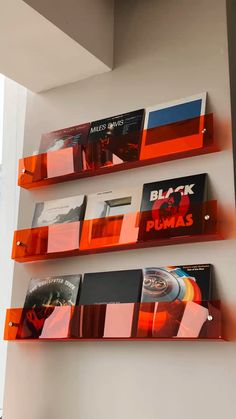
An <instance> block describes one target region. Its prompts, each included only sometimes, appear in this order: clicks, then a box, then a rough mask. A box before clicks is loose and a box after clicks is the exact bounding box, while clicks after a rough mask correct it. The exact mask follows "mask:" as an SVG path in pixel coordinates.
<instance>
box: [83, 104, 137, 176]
mask: <svg viewBox="0 0 236 419" xmlns="http://www.w3.org/2000/svg"><path fill="white" fill-rule="evenodd" d="M143 121H144V109H140V110H137V111H133V112H128V113H125V114H121V115H116V116H113V117H110V118H106V119H101V120H98V121H94V122H92V123H91V128H90V132H89V137H88V144H87V147H86V161H87V167H88V168H99V167H102V166H110V165H113V164H119V163H123V162H129V161H136V160H138V159H139V153H140V141H141V133H142V128H143Z"/></svg>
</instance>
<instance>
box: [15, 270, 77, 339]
mask: <svg viewBox="0 0 236 419" xmlns="http://www.w3.org/2000/svg"><path fill="white" fill-rule="evenodd" d="M80 282H81V275H80V274H76V275H60V276H52V277H46V278H32V279H31V280H30V283H29V287H28V290H27V294H26V298H25V303H24V308H23V311H22V318H21V322H20V327H19V330H18V338H37V337H40V336H41V337H47V336H46V335H47V333H49V337H53V334H55V333H56V334H57V336H58V337H59V335H60V337H66V336H67V333H68V327H69V324H70V317H71V310H70V307H71V306H74V305H75V304H76V303H77V301H78V294H79V288H80ZM62 306H63V307H64V308H63V307H62ZM59 307H60V309H59ZM67 307H68V308H67ZM57 308H58V309H57Z"/></svg>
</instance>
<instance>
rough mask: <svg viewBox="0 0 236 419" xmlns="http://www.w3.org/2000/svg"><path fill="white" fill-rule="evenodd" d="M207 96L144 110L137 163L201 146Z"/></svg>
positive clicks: (189, 98) (197, 96)
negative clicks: (139, 160) (138, 160)
mask: <svg viewBox="0 0 236 419" xmlns="http://www.w3.org/2000/svg"><path fill="white" fill-rule="evenodd" d="M205 109H206V92H204V93H200V94H197V95H194V96H190V97H187V98H184V99H179V100H176V101H172V102H169V103H164V104H161V105H156V106H152V107H150V108H147V109H146V115H145V122H144V131H143V136H142V146H141V153H140V159H141V160H143V159H150V158H153V157H160V156H166V155H171V154H175V153H181V152H186V151H189V150H193V149H197V148H201V147H202V146H203V138H204V127H205V125H204V124H205Z"/></svg>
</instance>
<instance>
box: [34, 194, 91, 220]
mask: <svg viewBox="0 0 236 419" xmlns="http://www.w3.org/2000/svg"><path fill="white" fill-rule="evenodd" d="M85 205H86V197H85V195H77V196H70V197H69V198H62V199H57V200H52V201H45V202H38V203H36V206H35V212H34V216H33V221H32V228H33V227H42V226H48V225H51V224H64V223H71V222H76V221H81V220H82V219H83V218H84V212H85Z"/></svg>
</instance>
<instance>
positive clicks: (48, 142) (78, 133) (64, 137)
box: [39, 123, 90, 153]
mask: <svg viewBox="0 0 236 419" xmlns="http://www.w3.org/2000/svg"><path fill="white" fill-rule="evenodd" d="M89 128H90V124H89V123H87V124H81V125H76V126H73V127H69V128H64V129H60V130H57V131H53V132H49V133H47V134H43V135H42V137H41V143H40V148H39V153H46V152H48V151H56V150H61V149H63V148H67V147H73V146H76V145H78V144H80V145H83V146H85V145H86V143H87V138H88V133H89Z"/></svg>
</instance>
